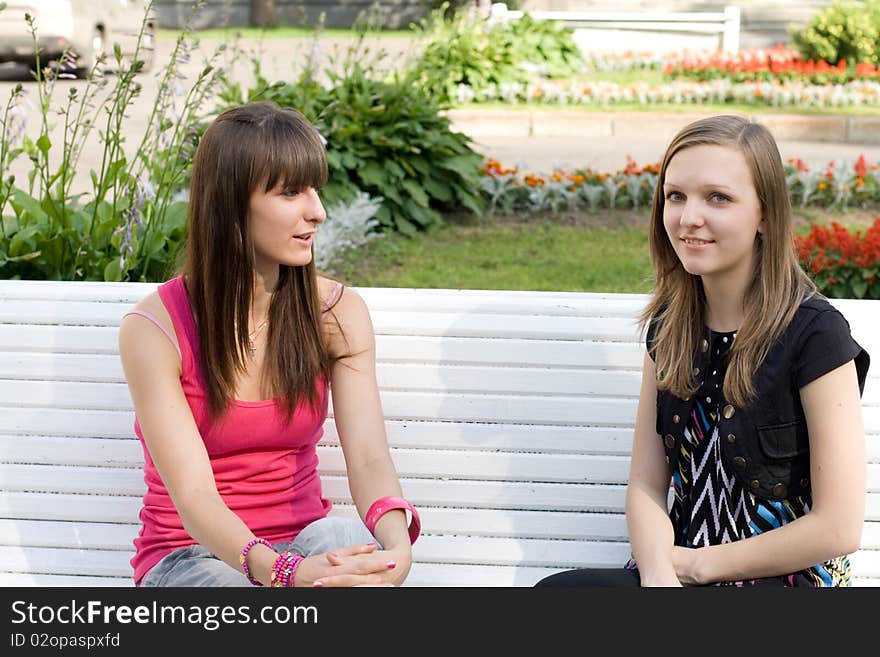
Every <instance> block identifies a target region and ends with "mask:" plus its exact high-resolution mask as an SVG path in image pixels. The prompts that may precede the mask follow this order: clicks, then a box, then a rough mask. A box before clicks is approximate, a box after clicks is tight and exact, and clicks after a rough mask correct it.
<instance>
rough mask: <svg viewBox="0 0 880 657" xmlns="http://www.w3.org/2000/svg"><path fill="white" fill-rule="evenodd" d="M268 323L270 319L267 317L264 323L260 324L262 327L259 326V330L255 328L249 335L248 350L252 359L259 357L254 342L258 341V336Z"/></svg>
mask: <svg viewBox="0 0 880 657" xmlns="http://www.w3.org/2000/svg"><path fill="white" fill-rule="evenodd" d="M268 321H269V318H268V317H267V318H266V319H264V320H263V321H262V322H260V325H259V326H257V328H255V329H254V330H253V331H251V332H250V333H249V334H248V350H249V351H250V352H251V358H253V357H254V356H256V355H257V345H256V344H255V343H254V340H255V339H256V337H257V335H259V333H260V331H261V330H263V327H264V326H265V325H266V323H267V322H268Z"/></svg>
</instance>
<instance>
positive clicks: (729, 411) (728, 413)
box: [723, 404, 736, 420]
mask: <svg viewBox="0 0 880 657" xmlns="http://www.w3.org/2000/svg"><path fill="white" fill-rule="evenodd" d="M734 413H736V409H735V408H734V407H733V406H731V405H730V404H728V405H727V406H725V407H724V411H723V414H724V418H725V419H726V420H729V419H730V418H732V417H733V414H734Z"/></svg>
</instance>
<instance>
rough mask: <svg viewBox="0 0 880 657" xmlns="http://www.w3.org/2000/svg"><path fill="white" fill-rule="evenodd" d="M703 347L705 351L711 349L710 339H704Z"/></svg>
mask: <svg viewBox="0 0 880 657" xmlns="http://www.w3.org/2000/svg"><path fill="white" fill-rule="evenodd" d="M702 349H703V351H704V352H706V351H709V341H708V340H703V345H702Z"/></svg>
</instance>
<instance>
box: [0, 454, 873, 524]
mask: <svg viewBox="0 0 880 657" xmlns="http://www.w3.org/2000/svg"><path fill="white" fill-rule="evenodd" d="M34 467H37V466H34ZM117 479H118V477H117ZM124 481H125V482H126V483H129V484H131V485H132V486H136V485H137V484H136V481H135V477H133V476H131V475H128V477H127V478H125V479H124ZM401 485H402V487H403V490H404V494H405V495H406V497H407V499H409V500H410V501H411V502H412V503H413V504H415V505H416V506H419V507H420V508H421V507H423V506H437V507H453V508H474V509H520V510H531V511H544V510H554V509H555V510H558V511H593V512H598V513H622V512H623V508H624V497H625V495H626V491H625V489H624V487H623V486H622V485H611V484H607V485H600V484H544V483H532V482H494V481H489V482H483V481H468V480H464V479H461V480H459V479H402V480H401ZM66 487H67V486H62V485H56V486H55V488H66ZM76 487H77V486H76V485H73V486H70V488H76ZM322 489H323V494H324V497H326V498H327V499H329V500H331V501H332V502H334V503H337V502H349V501H350V500H351V497H350V494H349V490H348V481H347V479H345V478H344V477H334V476H327V477H322ZM89 491H90V492H89V494H83V493H78V492H76V493H70V494H67V495H54V494H52V493H40V492H37V491H32V492H30V493H26V492H23V491H18V492H16V491H14V490H7V491H5V492H4V493H3V495H2V496H0V517H4V518H47V519H66V518H67V517H70V516H69V515H68V516H66V517H65V515H63V514H70V513H71V510H70V508H69V505H70V504H71V503H72V502H75V503H76V504H75V505H74V506H76V508H77V509H78V511H79V512H80V513H84V515H78V516H74V517H77V518H79V519H102V520H108V519H109V518H106V517H99V516H100V514H102V513H104V511H103V507H102V506H101V505H104V500H105V499H108V498H106V497H103V496H102V495H108V496H110V499H114V500H116V501H117V502H122V501H124V500H129V502H128V503H131V502H130V501H131V500H134V501H135V506H134V507H133V508H129V509H128V510H127V513H129V515H128V516H127V517H128V519H129V520H131V519H133V518H136V517H137V511H138V509H139V508H140V498H141V496H142V494H143V493H142V491H143V484H141V485H140V486H139V487H138V488H137V490H136V491H134V492H125V491H120V490H118V489H114V490H111V491H109V492H108V493H104V494H102V493H100V492H98V491H96V490H94V488H89ZM55 492H61V491H55ZM116 496H118V497H116ZM870 501H873V498H871V495H869V504H870ZM80 504H81V505H82V506H79V505H80ZM89 505H91V507H90V506H89ZM874 506H876V507H877V508H876V509H874V510H875V511H876V512H877V516H878V518H880V499H878V500H876V504H874ZM89 508H91V512H89ZM113 508H114V509H116V507H115V506H114V507H113ZM872 508H873V507H872ZM119 510H120V511H121V510H122V509H119Z"/></svg>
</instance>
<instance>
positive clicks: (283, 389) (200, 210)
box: [183, 102, 331, 419]
mask: <svg viewBox="0 0 880 657" xmlns="http://www.w3.org/2000/svg"><path fill="white" fill-rule="evenodd" d="M327 174H328V172H327V156H326V153H325V150H324V145H323V143H322V141H321V137H320V135H319V134H318V132H317V130H316V129H315V128H314V127H313V126H312V125H311V124H310V123H309V122H308V121H307V120H306V118H305V117H304V116H303V115H302V114H300V113H299V112H297V111H296V110H293V109H286V108H280V107H278V106H277V105H275V104H273V103H269V102H259V103H250V104H247V105H243V106H241V107H237V108H234V109H230V110H228V111H226V112H223V113H222V114H220V115H219V116H218V117H217V118H216V119H214V121H213V123H212V124H211V125H210V127H209V128H208V129H207V130H206V131H205V133H204V135H203V136H202V139H201V141H200V142H199V146H198V148H197V150H196V154H195V159H194V161H193V168H192V179H191V183H190V202H189V233H188V242H187V253H186V261H185V264H184V266H183V274H184V280H185V281H186V286H187V291H188V293H189V298H190V302H191V303H192V307H193V312H194V314H195V317H196V324H197V327H198V334H199V343H200V345H201V363H200V365H201V368H202V374H203V377H204V380H205V386H206V388H207V391H208V403H209V408H210V411H211V415H212V417H214V418H215V419H216V418H220V417H222V416H223V415H224V413H225V411H226V408H227V406H228V404H229V401H230V400H231V399H233V397H234V395H235V381H236V375H238V374H243V373H244V372H245V371H246V364H245V349H246V348H247V344H248V315H249V310H250V306H251V297H252V292H253V285H254V257H253V244H252V242H251V237H250V235H249V234H248V206H249V201H250V197H251V194H252V192H254V191H255V190H257V189H258V188H260V187H262V189H263V190H264V191H269V190H271V189H274V188H275V187H276V185H278V184H281V185H283V186H284V187H285V188H287V189H291V190H298V191H303V190H306V189H308V188H309V187H313V188H315V189H320V188H321V187H323V186H324V184H325V183H326V182H327ZM268 319H269V324H268V326H269V330H268V337H267V341H268V348H267V353H268V354H270V355H271V356H270V357H269V358H267V359H266V360H265V365H264V368H263V376H262V381H261V385H260V387H261V390H262V391H263V394H264V395H271V396H272V397H273V398H280V402H281V404H282V407H283V409H284V411H285V412H286V414H287V416H288V418H290V416H292V415H293V412H294V409H295V408H296V406H297V404H298V403H300V401H307V402H309V403H310V404H311V405H312V406H313V407H315V408H316V407H317V405H318V403H319V401H320V395H319V391H318V388H317V386H316V381H317V380H318V378H319V377H321V376H326V375H327V373H328V372H329V368H330V363H331V358H330V355H329V353H328V350H327V347H326V345H325V342H324V339H323V336H322V331H321V302H320V298H319V295H318V285H317V273H316V270H315V265H314V259H313V260H312V261H311V262H309V264H307V265H305V266H301V267H300V266H298V267H291V266H286V265H281V266H280V272H279V279H278V285H277V287H276V289H275V291H274V292H273V294H272V298H271V301H270V305H269V316H268Z"/></svg>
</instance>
